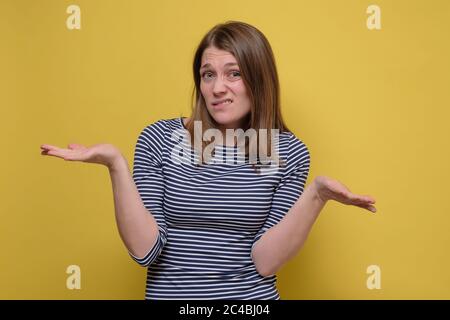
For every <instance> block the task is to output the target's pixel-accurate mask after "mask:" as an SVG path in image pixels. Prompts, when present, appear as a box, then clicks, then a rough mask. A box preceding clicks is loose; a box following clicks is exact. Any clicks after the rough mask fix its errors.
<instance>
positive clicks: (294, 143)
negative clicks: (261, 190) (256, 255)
mask: <svg viewBox="0 0 450 320" xmlns="http://www.w3.org/2000/svg"><path fill="white" fill-rule="evenodd" d="M309 166H310V154H309V151H308V148H307V147H306V145H305V144H304V143H303V142H302V141H300V140H299V139H297V138H296V137H295V135H293V134H291V135H290V138H289V148H288V155H287V165H286V167H285V171H284V172H283V177H282V178H281V180H280V183H279V185H278V186H277V187H276V189H275V192H274V195H273V198H272V204H271V208H270V211H269V214H268V216H267V219H266V221H265V223H264V225H263V227H262V228H261V229H260V230H259V231H258V232H257V234H256V236H255V239H254V242H253V244H255V243H256V242H257V241H258V240H259V239H260V238H261V237H262V235H263V234H264V233H265V232H266V231H267V230H269V229H270V228H271V227H273V226H274V225H276V224H277V223H278V222H280V221H281V219H283V217H284V216H285V215H286V213H287V212H288V211H289V209H290V208H291V207H292V206H293V205H294V203H295V202H296V201H297V199H298V198H299V197H300V196H301V194H302V193H303V190H304V187H305V183H306V180H307V178H308V174H309Z"/></svg>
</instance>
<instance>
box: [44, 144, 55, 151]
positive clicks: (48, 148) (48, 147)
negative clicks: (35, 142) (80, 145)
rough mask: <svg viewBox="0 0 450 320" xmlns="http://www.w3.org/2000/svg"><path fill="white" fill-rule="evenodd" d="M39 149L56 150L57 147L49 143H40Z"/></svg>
mask: <svg viewBox="0 0 450 320" xmlns="http://www.w3.org/2000/svg"><path fill="white" fill-rule="evenodd" d="M41 149H44V150H57V149H59V148H58V147H56V146H52V145H49V144H42V145H41Z"/></svg>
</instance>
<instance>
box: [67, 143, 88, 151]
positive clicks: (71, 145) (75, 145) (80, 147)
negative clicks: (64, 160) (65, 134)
mask: <svg viewBox="0 0 450 320" xmlns="http://www.w3.org/2000/svg"><path fill="white" fill-rule="evenodd" d="M67 148H69V149H74V150H76V149H85V148H86V147H85V146H84V145H82V144H78V143H70V144H69V145H68V146H67Z"/></svg>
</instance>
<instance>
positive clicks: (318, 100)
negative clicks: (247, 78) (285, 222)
mask: <svg viewBox="0 0 450 320" xmlns="http://www.w3.org/2000/svg"><path fill="white" fill-rule="evenodd" d="M71 4H77V5H79V6H80V8H81V30H68V28H67V27H66V19H67V17H68V16H69V14H68V13H66V9H67V7H68V6H69V5H71ZM371 4H376V5H378V6H379V7H380V8H381V30H369V29H368V28H367V26H366V20H367V17H368V16H369V14H367V13H366V9H367V7H368V6H369V5H371ZM230 19H233V20H241V21H245V22H248V23H250V24H253V25H255V26H256V27H258V28H259V29H260V30H261V31H262V32H263V33H264V34H265V35H266V36H267V38H268V39H269V41H270V43H271V44H272V47H273V50H274V52H275V56H276V60H277V65H278V68H279V76H280V81H281V90H282V108H283V112H284V115H285V117H286V118H287V124H288V126H289V127H290V128H291V129H292V130H293V131H294V132H295V133H296V134H297V136H298V137H299V138H300V139H302V140H303V141H304V142H305V143H306V144H307V146H308V148H309V150H310V152H311V171H310V176H309V179H308V182H307V184H308V183H310V182H311V181H312V179H313V178H314V177H315V176H317V175H328V176H330V177H333V178H335V179H338V180H340V181H342V182H343V183H344V184H346V185H347V186H348V187H349V188H350V189H351V190H352V191H354V192H356V193H363V194H370V195H373V196H374V197H375V198H376V200H377V209H378V213H377V214H375V215H371V214H370V213H369V212H368V211H366V210H363V209H360V208H357V207H350V206H345V205H342V204H338V203H336V202H330V203H328V204H327V205H326V207H325V209H324V210H323V211H322V214H321V216H320V217H319V219H318V221H317V223H316V225H315V226H314V228H313V230H312V233H311V235H310V238H309V239H308V241H307V243H306V245H305V247H304V248H303V250H302V251H301V252H300V253H299V255H298V256H297V257H296V258H295V259H294V260H293V261H292V262H290V263H288V264H287V265H286V266H285V267H284V268H283V269H282V270H281V271H280V272H279V289H280V293H281V296H282V298H284V299H304V298H309V299H316V298H321V299H338V298H339V299H394V298H400V299H403V298H406V299H412V298H414V299H417V298H424V299H431V298H436V299H449V298H450V274H449V270H450V258H449V244H450V235H449V229H450V210H449V209H450V208H449V206H450V205H449V202H448V192H449V187H448V184H449V181H450V174H449V163H450V159H449V158H450V157H449V155H450V152H449V143H448V138H449V137H450V129H449V124H448V122H449V115H450V112H449V107H450V98H449V93H448V91H449V80H450V76H449V74H450V62H449V60H450V59H449V57H450V42H449V31H450V2H449V1H447V0H441V1H438V0H434V1H425V0H420V1H419V0H418V1H410V0H396V1H388V0H385V1H382V0H379V1H376V2H372V1H362V0H346V1H344V0H341V1H335V0H327V1H325V0H323V1H299V0H292V1H283V0H280V1H266V0H264V1H263V0H246V1H242V0H228V1H210V0H208V1H206V0H198V1H193V0H189V1H181V0H180V1H167V0H159V1H144V0H142V1H136V0H133V1H125V0H120V1H119V0H114V1H113V0H102V1H99V0H96V1H87V0H78V1H74V2H73V1H65V0H64V1H57V0H45V1H44V0H40V1H31V0H30V1H17V0H3V1H1V2H0V108H1V115H2V117H1V120H2V125H1V126H0V139H1V150H2V151H1V157H0V161H1V169H2V173H1V179H0V194H1V201H0V214H1V223H0V243H1V250H0V268H1V269H0V298H2V299H50V298H55V299H97V298H98V299H112V298H114V299H131V298H134V299H142V298H143V293H144V284H145V269H143V268H141V267H139V266H138V265H137V264H135V263H134V262H133V261H132V260H131V259H130V258H129V256H128V254H127V252H126V250H125V247H124V246H123V244H122V242H121V240H120V238H119V235H118V232H117V228H116V226H115V220H114V207H113V199H112V191H111V184H110V180H109V176H108V171H107V169H106V168H105V167H101V166H98V165H93V164H85V163H74V162H65V161H63V160H61V159H57V158H53V157H43V156H41V155H40V149H39V146H40V145H41V144H42V143H47V144H54V145H58V146H63V147H65V146H67V144H68V143H73V142H77V143H83V144H87V145H89V144H94V143H100V142H109V143H113V144H115V145H116V146H117V147H119V148H120V149H121V150H122V152H123V153H124V154H125V155H126V156H127V158H128V160H129V163H130V166H131V165H132V156H133V150H134V144H135V142H136V139H137V136H138V134H139V132H140V130H142V129H143V128H144V127H145V126H146V125H148V124H149V123H151V122H153V121H156V120H158V119H161V118H166V119H167V118H172V117H177V116H180V115H183V116H188V115H189V111H190V106H189V101H190V93H191V89H192V86H193V80H192V75H191V63H192V58H193V53H194V49H195V47H196V45H197V44H198V42H199V41H200V39H201V37H202V36H203V35H204V34H205V33H206V32H207V31H208V30H209V28H211V27H212V26H213V25H215V24H216V23H218V22H224V21H226V20H230ZM69 265H78V266H80V268H81V289H80V290H76V289H75V290H69V289H67V288H66V279H67V277H68V276H69V275H68V274H66V268H67V267H68V266H69ZM370 265H377V266H379V267H380V269H381V289H374V290H369V289H368V288H367V286H366V280H367V277H368V276H369V275H368V274H367V273H366V269H367V267H368V266H370Z"/></svg>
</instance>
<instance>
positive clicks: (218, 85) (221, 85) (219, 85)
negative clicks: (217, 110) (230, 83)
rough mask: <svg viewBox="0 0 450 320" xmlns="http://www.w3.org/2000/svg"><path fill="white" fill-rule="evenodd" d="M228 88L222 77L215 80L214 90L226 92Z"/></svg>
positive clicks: (215, 91)
mask: <svg viewBox="0 0 450 320" xmlns="http://www.w3.org/2000/svg"><path fill="white" fill-rule="evenodd" d="M226 90H227V87H226V84H225V81H224V80H223V79H222V78H221V77H217V78H216V80H215V81H214V85H213V92H214V93H220V92H224V91H226Z"/></svg>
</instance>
